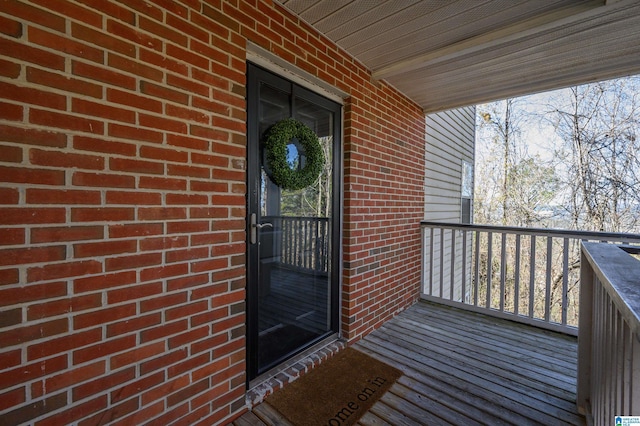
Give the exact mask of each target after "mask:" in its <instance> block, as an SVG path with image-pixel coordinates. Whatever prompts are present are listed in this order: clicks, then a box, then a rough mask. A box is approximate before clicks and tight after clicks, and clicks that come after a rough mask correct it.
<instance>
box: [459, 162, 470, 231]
mask: <svg viewBox="0 0 640 426" xmlns="http://www.w3.org/2000/svg"><path fill="white" fill-rule="evenodd" d="M460 189H461V190H460V206H461V220H460V221H461V222H462V223H471V222H472V221H473V216H472V212H473V210H472V206H473V201H472V200H473V164H471V163H469V162H468V161H464V160H462V185H461V188H460Z"/></svg>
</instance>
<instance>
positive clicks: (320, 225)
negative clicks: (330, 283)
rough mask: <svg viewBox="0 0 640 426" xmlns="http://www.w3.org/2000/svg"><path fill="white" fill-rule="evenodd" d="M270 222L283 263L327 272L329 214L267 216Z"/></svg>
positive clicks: (265, 218) (302, 269)
mask: <svg viewBox="0 0 640 426" xmlns="http://www.w3.org/2000/svg"><path fill="white" fill-rule="evenodd" d="M264 220H265V221H267V222H269V223H271V224H272V225H273V228H272V229H271V230H269V232H271V233H272V238H273V241H272V243H271V244H273V253H274V254H275V255H276V256H277V257H278V262H279V264H280V265H281V266H285V267H288V268H291V269H296V270H300V271H306V272H313V273H316V274H318V273H320V274H326V273H328V271H329V259H330V256H329V247H330V245H329V242H330V241H329V239H330V236H331V232H330V226H329V225H330V223H329V219H328V218H323V217H298V216H265V217H264Z"/></svg>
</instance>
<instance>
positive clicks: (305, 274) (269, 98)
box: [247, 64, 341, 380]
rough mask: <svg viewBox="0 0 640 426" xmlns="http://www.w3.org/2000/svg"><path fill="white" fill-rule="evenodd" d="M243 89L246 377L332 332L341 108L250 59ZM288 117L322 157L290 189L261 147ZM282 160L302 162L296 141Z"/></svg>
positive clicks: (293, 163) (295, 164)
mask: <svg viewBox="0 0 640 426" xmlns="http://www.w3.org/2000/svg"><path fill="white" fill-rule="evenodd" d="M247 88H248V91H247V100H248V116H247V120H248V126H247V129H248V130H247V131H248V166H247V167H248V170H247V176H248V194H249V196H248V205H247V209H248V211H247V213H248V220H247V235H248V241H247V246H248V290H247V301H248V312H247V324H248V329H247V332H248V356H247V359H248V373H249V374H248V377H249V380H251V379H253V378H255V377H256V376H258V375H259V374H261V373H263V372H265V371H266V370H268V369H269V368H272V367H274V366H275V365H277V364H279V363H281V362H282V361H284V360H285V359H287V358H289V357H291V356H292V355H294V354H296V353H297V352H300V351H301V350H303V349H304V348H306V347H308V346H310V345H312V344H313V343H314V342H317V341H319V340H321V339H322V338H324V337H327V336H328V335H330V334H332V333H335V332H336V331H337V330H338V307H339V306H338V304H339V294H338V290H339V289H338V271H337V265H338V264H339V263H338V260H339V259H338V256H339V250H338V247H339V244H340V241H339V219H340V214H339V212H340V206H339V202H340V197H339V194H340V190H339V188H340V179H341V176H340V161H341V141H340V134H341V129H340V121H341V107H340V105H338V104H336V103H335V102H333V101H330V100H328V99H326V98H324V97H322V96H319V95H318V94H316V93H314V92H311V91H309V90H307V89H305V88H302V87H300V86H298V85H296V84H294V83H292V82H291V81H288V80H286V79H284V78H282V77H279V76H277V75H275V74H272V73H270V72H268V71H266V70H264V69H262V68H259V67H257V66H254V65H251V64H249V68H248V81H247ZM288 118H294V119H295V120H297V121H298V122H301V123H303V124H304V125H306V126H307V127H309V128H310V129H311V130H312V131H313V132H314V133H315V134H316V135H317V136H318V140H319V142H320V146H321V148H322V151H323V157H324V159H325V161H324V166H323V167H322V171H321V172H320V173H319V175H318V176H317V178H315V179H314V180H313V182H312V183H310V184H309V185H308V186H306V187H304V188H302V189H297V190H290V189H286V188H283V187H282V186H283V184H282V183H280V185H278V184H277V183H275V182H273V181H272V178H271V177H272V176H273V175H272V174H271V171H270V170H269V167H268V164H266V162H267V159H266V153H265V149H264V142H265V134H266V133H267V131H268V130H269V129H270V128H271V126H273V125H274V124H276V123H278V122H280V121H281V120H285V119H288ZM286 157H287V163H288V164H289V167H290V168H291V170H299V169H301V168H302V167H303V166H304V164H305V161H306V156H305V151H304V147H302V146H301V144H300V143H299V142H298V141H297V139H295V138H294V139H292V140H291V141H289V143H288V144H287V154H286ZM274 179H275V178H274ZM275 180H277V179H275Z"/></svg>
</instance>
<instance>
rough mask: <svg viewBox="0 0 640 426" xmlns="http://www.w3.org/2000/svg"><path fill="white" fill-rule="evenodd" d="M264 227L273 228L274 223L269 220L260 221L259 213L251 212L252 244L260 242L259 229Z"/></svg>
mask: <svg viewBox="0 0 640 426" xmlns="http://www.w3.org/2000/svg"><path fill="white" fill-rule="evenodd" d="M262 228H273V224H272V223H269V222H265V223H258V215H256V214H255V213H251V230H250V232H251V244H256V243H257V242H258V230H259V229H262Z"/></svg>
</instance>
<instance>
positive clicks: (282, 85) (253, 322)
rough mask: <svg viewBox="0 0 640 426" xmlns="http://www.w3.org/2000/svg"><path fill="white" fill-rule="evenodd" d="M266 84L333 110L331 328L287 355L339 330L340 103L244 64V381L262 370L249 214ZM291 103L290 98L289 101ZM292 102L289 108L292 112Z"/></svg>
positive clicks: (256, 184) (255, 204)
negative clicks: (245, 242)
mask: <svg viewBox="0 0 640 426" xmlns="http://www.w3.org/2000/svg"><path fill="white" fill-rule="evenodd" d="M261 82H263V83H266V84H269V85H270V86H273V87H274V88H277V89H278V90H282V91H284V92H287V93H289V94H290V99H292V100H293V99H295V98H296V97H298V98H301V99H305V100H306V101H308V102H312V103H315V104H317V105H319V106H321V107H323V108H326V109H327V110H330V111H333V112H334V114H335V116H334V117H335V119H334V121H333V135H334V141H333V176H332V185H333V200H332V208H331V217H332V221H331V223H332V229H331V244H332V248H331V272H330V280H331V282H330V292H331V296H330V304H331V306H330V310H331V313H330V323H331V324H330V327H329V328H330V331H329V332H328V333H326V334H325V335H323V336H321V337H319V338H318V339H316V340H314V341H312V342H309V344H308V345H305V346H304V347H301V348H298V349H297V350H295V351H294V352H292V353H290V354H289V356H288V357H289V358H290V357H291V356H293V355H295V354H296V353H299V352H301V351H303V350H304V349H306V348H307V347H309V346H311V345H313V344H314V343H316V342H318V341H320V340H322V339H324V338H326V337H328V336H330V335H332V334H335V333H339V330H340V271H341V267H340V265H341V262H340V259H341V256H342V249H341V247H342V241H341V239H340V237H341V235H340V230H341V226H342V105H340V104H338V103H336V102H334V101H332V100H330V99H327V98H325V97H323V96H321V95H319V94H317V93H315V92H313V91H311V90H309V89H307V88H304V87H302V86H300V85H298V84H296V83H294V82H292V81H290V80H288V79H286V78H284V77H281V76H278V75H276V74H274V73H272V72H271V71H268V70H266V69H264V68H262V67H259V66H257V65H254V64H252V63H250V62H248V63H247V217H246V222H247V228H246V229H247V304H246V306H247V311H246V315H247V351H246V354H247V355H246V359H247V384H249V382H250V381H251V380H253V379H255V378H256V377H257V376H258V375H260V374H262V373H264V371H260V370H259V368H258V367H259V366H258V351H257V345H258V330H259V328H258V283H259V252H258V244H251V241H250V235H251V224H250V217H251V214H252V213H257V212H258V210H259V197H260V165H261V158H260V157H261V155H260V149H259V143H260V136H261V135H260V134H259V123H258V119H259V100H260V96H259V94H260V92H259V90H260V83H261ZM292 102H293V101H292ZM294 108H295V106H294V105H292V108H291V111H292V113H293V111H295V109H294Z"/></svg>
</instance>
